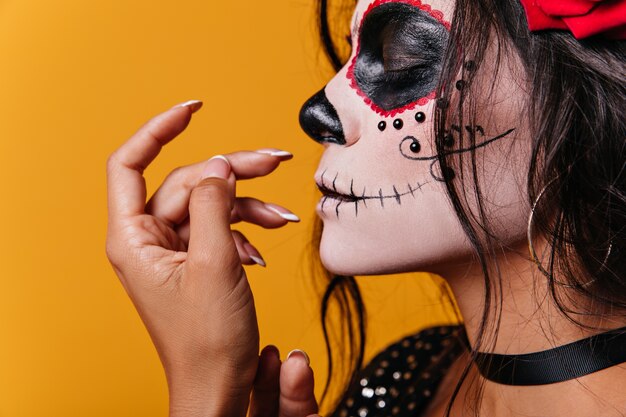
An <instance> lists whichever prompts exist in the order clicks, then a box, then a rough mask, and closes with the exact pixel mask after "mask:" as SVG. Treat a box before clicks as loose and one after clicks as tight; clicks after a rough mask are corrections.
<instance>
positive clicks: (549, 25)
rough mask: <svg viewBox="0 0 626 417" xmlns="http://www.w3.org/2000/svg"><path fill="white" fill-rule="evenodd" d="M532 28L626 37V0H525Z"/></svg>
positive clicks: (533, 29) (584, 36) (576, 36)
mask: <svg viewBox="0 0 626 417" xmlns="http://www.w3.org/2000/svg"><path fill="white" fill-rule="evenodd" d="M521 2H522V5H523V6H524V10H526V18H527V19H528V28H529V29H530V30H531V31H536V30H544V29H566V30H569V31H570V32H572V34H573V35H574V37H575V38H576V39H583V38H587V37H589V36H593V35H603V36H604V37H606V38H610V39H626V0H521Z"/></svg>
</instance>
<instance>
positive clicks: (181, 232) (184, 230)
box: [174, 217, 191, 247]
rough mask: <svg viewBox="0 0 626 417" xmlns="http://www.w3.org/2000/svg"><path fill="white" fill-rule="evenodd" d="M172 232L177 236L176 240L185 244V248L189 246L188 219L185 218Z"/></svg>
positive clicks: (189, 230)
mask: <svg viewBox="0 0 626 417" xmlns="http://www.w3.org/2000/svg"><path fill="white" fill-rule="evenodd" d="M174 230H175V231H176V234H178V238H179V239H180V240H182V241H183V242H185V245H186V247H187V246H189V234H190V232H191V228H190V226H189V217H187V218H186V219H185V220H184V221H183V222H182V223H181V224H180V225H178V226H175V227H174Z"/></svg>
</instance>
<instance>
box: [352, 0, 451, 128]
mask: <svg viewBox="0 0 626 417" xmlns="http://www.w3.org/2000/svg"><path fill="white" fill-rule="evenodd" d="M448 30H449V23H447V22H445V21H444V20H443V14H442V13H441V12H439V11H435V10H431V9H430V6H428V5H423V4H422V3H421V2H419V1H417V0H396V1H392V0H378V1H376V2H374V3H372V5H371V6H370V8H369V9H368V11H367V12H366V13H365V15H364V17H363V21H362V22H361V27H360V29H359V38H358V39H359V41H358V45H357V52H356V55H355V57H354V58H353V61H352V63H351V65H350V67H349V69H348V78H349V79H350V80H351V86H352V87H353V88H354V89H355V90H357V92H358V93H359V95H361V96H362V97H363V98H364V100H365V102H366V103H367V104H369V105H370V107H371V108H372V109H373V110H374V111H376V112H377V113H379V114H381V115H384V116H394V115H395V114H397V113H400V112H402V111H405V110H408V109H412V108H414V107H415V106H417V105H424V104H426V103H427V102H428V101H429V100H430V99H432V98H434V90H435V87H436V85H437V80H438V77H439V74H440V72H441V66H442V60H443V56H444V51H445V47H446V45H447V41H448Z"/></svg>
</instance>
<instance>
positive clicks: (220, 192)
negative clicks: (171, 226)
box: [187, 156, 242, 289]
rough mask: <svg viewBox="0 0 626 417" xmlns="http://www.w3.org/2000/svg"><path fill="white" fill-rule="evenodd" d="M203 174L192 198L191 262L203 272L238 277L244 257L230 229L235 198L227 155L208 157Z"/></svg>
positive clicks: (190, 204) (190, 205) (189, 256)
mask: <svg viewBox="0 0 626 417" xmlns="http://www.w3.org/2000/svg"><path fill="white" fill-rule="evenodd" d="M202 176H203V177H204V178H203V179H202V181H200V183H199V184H198V185H197V186H196V187H195V188H194V189H193V190H192V191H191V197H190V200H189V228H190V231H189V249H188V251H187V253H188V265H191V266H194V267H196V268H199V270H198V271H197V272H200V273H201V275H204V274H205V273H206V272H207V270H212V271H219V275H220V276H223V277H232V278H235V279H236V278H239V277H240V276H241V272H242V269H241V261H240V259H239V253H238V251H237V247H236V244H235V240H234V238H233V236H232V233H231V230H230V213H231V211H232V209H233V206H234V200H235V198H234V195H233V194H234V190H233V189H232V186H231V185H230V184H229V181H228V179H229V178H230V177H231V176H232V171H231V168H230V165H229V164H228V161H227V160H226V159H225V158H224V157H222V156H218V157H214V158H212V159H210V160H209V161H207V164H206V166H205V170H204V172H203V174H202ZM233 283H234V282H233ZM226 288H227V287H226ZM226 288H224V289H226Z"/></svg>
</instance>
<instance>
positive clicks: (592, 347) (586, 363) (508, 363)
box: [476, 327, 626, 385]
mask: <svg viewBox="0 0 626 417" xmlns="http://www.w3.org/2000/svg"><path fill="white" fill-rule="evenodd" d="M623 362H626V327H622V328H621V329H615V330H611V331H608V332H605V333H601V334H597V335H594V336H591V337H589V338H586V339H582V340H578V341H576V342H573V343H569V344H567V345H563V346H558V347H555V348H553V349H548V350H544V351H541V352H534V353H526V354H520V355H501V354H497V353H483V352H478V354H477V357H476V365H477V366H478V369H479V370H480V373H481V374H482V376H483V377H485V378H486V379H488V380H490V381H493V382H497V383H499V384H504V385H544V384H553V383H555V382H562V381H567V380H569V379H574V378H579V377H581V376H584V375H588V374H591V373H593V372H597V371H600V370H602V369H605V368H609V367H611V366H614V365H619V364H620V363H623Z"/></svg>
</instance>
